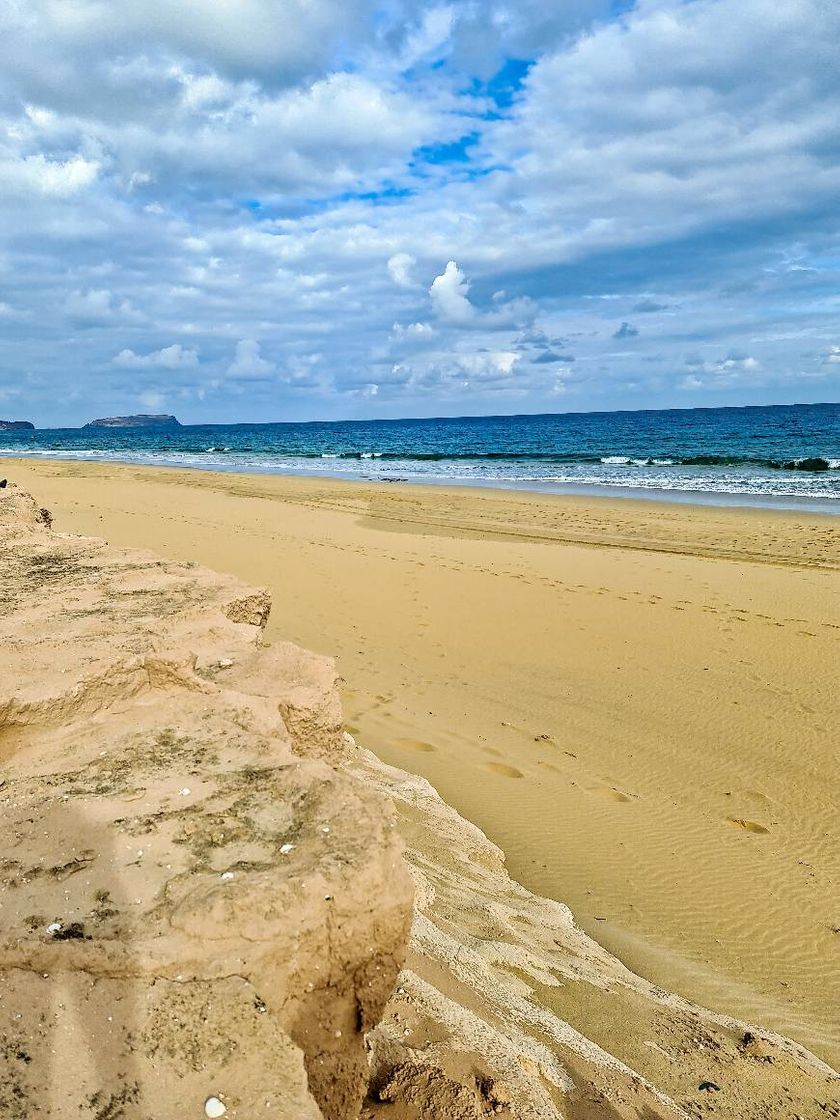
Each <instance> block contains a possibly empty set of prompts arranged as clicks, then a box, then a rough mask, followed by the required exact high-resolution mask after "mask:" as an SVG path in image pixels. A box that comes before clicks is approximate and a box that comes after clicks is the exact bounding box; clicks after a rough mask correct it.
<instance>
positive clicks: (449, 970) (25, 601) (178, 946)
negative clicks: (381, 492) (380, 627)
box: [0, 485, 840, 1120]
mask: <svg viewBox="0 0 840 1120" xmlns="http://www.w3.org/2000/svg"><path fill="white" fill-rule="evenodd" d="M279 609H280V610H281V611H282V604H281V605H280V608H279ZM268 610H269V603H268V600H267V597H266V596H265V594H264V593H261V592H259V591H255V590H254V589H252V588H247V587H243V586H242V585H241V584H240V583H238V582H237V581H235V580H233V579H231V578H228V577H225V576H222V575H217V574H215V573H212V572H208V571H206V570H204V569H200V568H197V567H191V566H188V565H182V564H177V563H169V562H163V561H160V560H159V559H157V558H156V557H154V556H153V555H151V554H148V553H141V552H127V551H120V550H116V549H112V548H110V547H108V546H107V545H106V544H105V542H103V541H100V540H95V539H91V538H79V537H69V536H63V535H60V534H56V533H54V532H52V531H51V529H50V527H49V518H48V516H46V515H45V514H44V512H43V511H40V510H39V509H38V507H37V505H36V503H35V502H34V501H33V500H32V499H31V498H30V497H29V496H28V495H26V494H25V493H23V492H22V491H20V490H19V489H17V488H16V487H14V486H13V485H12V486H10V487H8V488H7V489H6V490H4V491H3V492H2V494H0V641H2V648H3V651H4V672H3V677H2V689H0V767H2V777H0V781H2V785H0V812H2V821H3V838H4V839H3V849H2V853H1V854H0V906H1V907H2V908H0V1117H3V1118H4V1120H5V1118H6V1117H8V1118H10V1120H12V1118H14V1120H24V1118H26V1120H28V1118H29V1117H34V1116H39V1115H41V1116H47V1117H56V1118H57V1120H58V1118H61V1120H64V1117H70V1116H73V1117H82V1118H85V1120H87V1118H94V1117H96V1118H97V1120H116V1118H117V1117H126V1118H127V1120H135V1118H136V1120H140V1118H141V1117H142V1118H144V1120H145V1118H148V1117H150V1116H154V1117H155V1120H169V1118H170V1117H171V1118H173V1120H174V1118H175V1117H179V1118H180V1117H188V1116H196V1117H201V1116H202V1115H205V1108H207V1107H209V1109H210V1111H211V1113H212V1111H213V1110H214V1109H218V1108H220V1107H224V1108H225V1109H226V1115H228V1116H230V1117H233V1118H235V1120H244V1118H245V1117H252V1116H271V1117H281V1118H286V1117H289V1118H291V1117H300V1118H302V1120H305V1118H307V1117H312V1118H316V1117H319V1116H323V1117H326V1118H327V1120H333V1118H335V1120H343V1118H344V1117H354V1116H357V1115H359V1114H360V1109H361V1110H362V1111H361V1114H362V1115H363V1116H367V1117H377V1118H378V1117H380V1116H381V1117H386V1116H387V1117H391V1118H392V1120H409V1118H417V1120H419V1118H421V1117H435V1118H437V1117H441V1118H443V1120H474V1118H482V1117H487V1116H501V1117H505V1116H508V1117H512V1118H521V1120H532V1118H540V1120H542V1118H546V1120H550V1118H552V1117H567V1118H588V1117H593V1118H594V1117H612V1118H615V1117H628V1118H629V1117H636V1116H639V1117H646V1118H648V1120H651V1118H655V1117H669V1118H670V1117H676V1116H685V1115H701V1114H703V1113H705V1112H706V1111H710V1112H711V1111H714V1112H715V1113H716V1114H717V1115H718V1116H727V1117H728V1116H731V1117H755V1118H756V1120H758V1118H759V1117H761V1118H776V1117H779V1118H781V1117H793V1116H796V1115H799V1116H802V1117H809V1118H811V1117H815V1118H816V1117H820V1118H823V1117H826V1116H837V1115H840V1108H838V1104H837V1102H838V1092H837V1080H836V1078H835V1077H834V1076H833V1075H832V1073H831V1071H830V1070H829V1069H828V1068H827V1067H825V1066H823V1065H822V1064H821V1063H819V1062H818V1061H817V1060H816V1059H814V1058H813V1057H812V1056H811V1055H809V1054H808V1053H807V1052H805V1051H804V1050H802V1049H801V1048H799V1047H797V1046H795V1045H794V1044H792V1043H788V1042H786V1041H784V1040H782V1039H780V1038H777V1037H775V1036H771V1035H769V1034H767V1033H766V1032H761V1031H759V1030H757V1029H756V1028H749V1029H748V1028H747V1027H746V1026H745V1025H744V1024H740V1023H737V1022H735V1021H734V1020H729V1019H724V1018H722V1017H719V1016H714V1015H712V1014H710V1013H708V1012H705V1011H702V1010H701V1009H698V1008H696V1007H694V1006H692V1005H690V1004H688V1003H685V1002H683V1001H681V1000H678V999H676V998H674V997H671V996H669V995H668V994H666V993H664V992H662V991H660V990H657V989H655V988H653V987H652V986H651V985H649V984H647V983H645V982H644V981H642V980H640V979H639V978H638V977H636V976H634V975H633V974H631V973H630V972H628V971H627V970H626V969H624V968H623V967H622V966H621V965H620V964H619V963H618V962H617V961H616V960H615V959H614V958H613V957H611V956H610V955H609V954H608V953H606V952H605V951H604V950H602V949H601V948H600V947H599V946H597V945H596V944H595V943H594V942H593V941H591V940H590V939H589V938H587V937H586V936H585V935H584V934H582V933H581V932H580V931H579V930H578V929H577V928H576V927H575V926H574V923H573V921H572V918H571V915H570V914H569V912H568V910H567V909H566V908H565V907H563V906H561V905H559V904H557V903H554V902H550V901H547V900H545V899H540V898H537V897H535V896H533V895H531V894H529V893H528V892H527V891H525V890H524V889H522V888H521V887H519V886H518V885H517V884H516V883H514V882H512V881H511V880H510V878H509V877H508V876H507V874H506V872H505V869H504V863H503V858H502V854H501V853H500V852H499V850H498V849H497V848H495V847H494V846H493V845H492V844H490V843H489V842H488V841H487V840H486V838H485V837H484V836H483V835H482V834H481V833H480V832H479V831H478V830H477V829H475V828H473V827H472V826H470V825H469V824H467V823H466V822H465V821H464V820H463V819H461V818H460V817H458V815H457V814H456V813H454V811H452V810H451V809H449V808H448V806H446V805H445V804H444V803H443V802H442V801H441V800H440V799H439V798H438V797H437V795H436V794H435V793H434V791H433V790H432V789H431V787H429V786H428V785H427V784H426V783H424V782H423V781H422V780H420V779H416V778H413V777H411V776H409V775H407V774H405V773H403V772H402V771H398V770H393V769H391V768H389V767H386V766H384V765H383V764H381V763H380V762H379V761H378V760H377V759H376V758H375V757H374V756H372V755H370V754H369V753H367V752H365V751H363V750H361V749H360V748H359V747H357V746H356V745H355V744H354V743H353V741H352V740H351V739H349V737H345V736H343V735H342V733H341V727H340V712H339V708H338V702H337V694H336V691H335V672H334V669H333V667H332V665H331V663H330V662H328V661H325V660H324V659H322V658H319V657H316V656H314V655H311V654H308V653H306V652H305V651H302V650H300V649H298V648H297V647H294V646H291V645H288V644H285V643H275V644H274V645H272V646H270V647H267V646H265V645H264V644H263V643H262V642H261V635H262V628H263V626H264V624H265V620H266V618H267V615H268ZM395 809H396V812H395ZM397 822H398V824H399V833H401V834H402V837H403V838H404V841H405V843H406V844H407V851H406V857H407V858H406V860H405V861H404V860H403V856H402V854H401V852H402V844H401V841H400V839H399V836H398V830H397V827H396V825H397ZM407 868H408V869H410V877H409V871H408V870H407ZM412 879H413V880H414V887H415V889H416V908H415V912H414V918H413V924H412V932H411V941H410V946H409V949H408V958H407V960H406V961H405V965H406V967H405V968H404V970H403V971H402V973H401V974H400V975H399V976H398V970H399V968H400V965H401V964H402V963H403V960H404V955H405V947H406V941H407V938H408V933H409V923H410V922H411V914H412V894H413V891H412V884H411V880H412ZM386 1001H387V1004H386ZM701 1085H703V1086H704V1088H701ZM208 1102H210V1103H209V1105H208Z"/></svg>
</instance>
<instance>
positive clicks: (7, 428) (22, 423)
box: [0, 420, 35, 432]
mask: <svg viewBox="0 0 840 1120" xmlns="http://www.w3.org/2000/svg"><path fill="white" fill-rule="evenodd" d="M34 428H35V425H34V424H31V423H30V422H29V421H28V420H0V432H24V431H25V432H29V431H33V430H34Z"/></svg>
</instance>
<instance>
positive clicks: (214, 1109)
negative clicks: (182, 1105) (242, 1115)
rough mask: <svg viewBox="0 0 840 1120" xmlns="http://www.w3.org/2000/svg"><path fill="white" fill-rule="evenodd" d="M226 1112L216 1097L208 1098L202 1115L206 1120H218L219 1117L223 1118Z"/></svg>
mask: <svg viewBox="0 0 840 1120" xmlns="http://www.w3.org/2000/svg"><path fill="white" fill-rule="evenodd" d="M226 1112H227V1109H226V1108H225V1106H224V1105H223V1104H222V1102H221V1101H220V1100H219V1098H218V1097H208V1098H207V1100H206V1101H205V1102H204V1115H205V1116H206V1117H208V1120H214V1117H215V1118H218V1117H219V1116H224V1114H225V1113H226Z"/></svg>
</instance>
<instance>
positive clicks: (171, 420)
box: [84, 412, 181, 428]
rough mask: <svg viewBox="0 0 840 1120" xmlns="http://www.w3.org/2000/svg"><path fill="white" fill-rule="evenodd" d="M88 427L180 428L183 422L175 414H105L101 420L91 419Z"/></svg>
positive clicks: (86, 425)
mask: <svg viewBox="0 0 840 1120" xmlns="http://www.w3.org/2000/svg"><path fill="white" fill-rule="evenodd" d="M84 426H85V427H86V428H180V427H181V423H180V421H179V420H177V419H176V418H175V417H174V416H170V415H168V414H165V413H161V414H158V415H150V414H148V413H145V412H141V413H138V414H137V415H136V416H104V417H102V418H101V419H99V420H89V421H88V422H87V424H85V425H84Z"/></svg>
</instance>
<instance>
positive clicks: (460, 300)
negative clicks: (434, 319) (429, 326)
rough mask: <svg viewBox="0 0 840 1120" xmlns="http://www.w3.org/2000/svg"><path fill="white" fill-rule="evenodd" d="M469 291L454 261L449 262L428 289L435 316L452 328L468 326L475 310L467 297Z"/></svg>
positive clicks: (464, 277) (464, 278) (474, 314)
mask: <svg viewBox="0 0 840 1120" xmlns="http://www.w3.org/2000/svg"><path fill="white" fill-rule="evenodd" d="M469 290H470V286H469V284H468V282H467V278H466V276H464V274H463V272H462V271H461V270H460V268H459V267H458V265H457V264H456V263H455V261H449V263H448V264H447V266H446V268H445V269H444V270H443V272H442V273H441V274H440V276H436V277H435V278H434V280H433V281H432V286H431V288H430V289H429V295H430V296H431V298H432V307H433V308H434V310H435V312H436V314H437V315H439V316H440V318H441V319H443V320H444V321H445V322H447V323H451V324H452V325H453V326H456V327H466V326H469V324H470V323H472V322H473V320H474V319H475V316H476V310H475V308H474V307H473V305H472V304H471V303H470V301H469V298H468V296H467V293H468V292H469Z"/></svg>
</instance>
